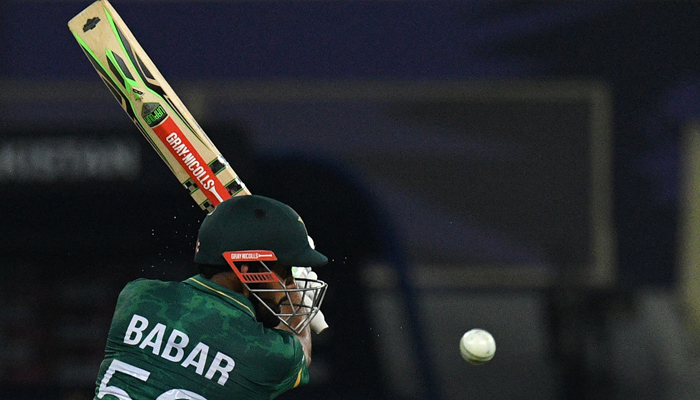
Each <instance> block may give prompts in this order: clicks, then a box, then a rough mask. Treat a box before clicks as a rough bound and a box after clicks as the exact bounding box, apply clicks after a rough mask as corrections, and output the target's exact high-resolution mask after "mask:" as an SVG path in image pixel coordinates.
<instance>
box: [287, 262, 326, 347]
mask: <svg viewBox="0 0 700 400" xmlns="http://www.w3.org/2000/svg"><path fill="white" fill-rule="evenodd" d="M292 275H293V276H294V278H299V279H309V281H308V285H309V286H310V287H315V286H318V285H320V284H319V283H315V282H313V281H314V280H318V275H316V273H315V272H314V271H312V270H311V268H310V267H292ZM315 293H316V292H315V291H313V290H310V291H306V292H304V295H303V296H304V297H303V298H302V304H303V305H305V306H307V307H310V306H311V305H312V304H313V302H314V298H313V296H314V295H315ZM309 325H310V326H311V329H312V330H313V331H314V332H316V333H321V332H323V331H324V330H326V329H327V328H328V324H327V323H326V317H325V316H324V315H323V312H321V310H318V313H316V315H315V316H314V318H313V319H312V320H311V323H310V324H309Z"/></svg>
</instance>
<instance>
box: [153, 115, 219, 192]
mask: <svg viewBox="0 0 700 400" xmlns="http://www.w3.org/2000/svg"><path fill="white" fill-rule="evenodd" d="M152 129H153V132H155V134H156V135H158V138H160V140H161V142H163V144H164V145H165V146H166V147H167V148H168V150H169V151H170V154H172V155H173V157H175V159H176V160H177V162H178V163H179V164H180V166H181V167H182V168H183V169H184V170H185V172H187V174H188V175H189V176H190V178H192V181H193V182H194V183H195V184H196V185H197V187H198V188H199V189H200V190H201V191H202V192H203V193H204V195H205V196H207V199H208V200H209V202H210V203H211V204H212V205H213V206H217V205H218V204H219V203H221V202H222V201H224V200H227V199H230V198H231V195H230V194H229V192H228V191H227V190H226V187H224V185H223V184H222V183H221V181H219V179H218V178H217V177H216V175H215V174H214V172H213V171H212V170H211V168H209V165H207V163H206V162H204V160H203V159H202V156H201V155H199V153H198V152H197V151H196V150H195V148H194V147H193V146H192V143H190V141H189V140H188V139H187V137H186V136H185V134H184V133H182V131H181V130H180V128H179V127H178V126H177V124H176V123H175V121H173V119H172V118H171V117H170V116H167V117H166V118H165V119H164V120H163V121H162V122H161V123H160V124H158V125H156V126H154V127H152Z"/></svg>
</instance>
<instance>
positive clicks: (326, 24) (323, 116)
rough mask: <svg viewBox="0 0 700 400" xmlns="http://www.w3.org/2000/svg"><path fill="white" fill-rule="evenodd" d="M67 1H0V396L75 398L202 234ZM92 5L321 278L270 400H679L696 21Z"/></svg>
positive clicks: (497, 10)
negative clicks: (301, 339)
mask: <svg viewBox="0 0 700 400" xmlns="http://www.w3.org/2000/svg"><path fill="white" fill-rule="evenodd" d="M89 3H90V2H89V1H77V0H73V1H68V0H64V1H61V0H26V1H19V0H3V1H2V2H1V3H0V33H1V37H2V40H1V41H0V60H1V61H2V62H0V189H1V191H0V196H2V204H3V207H2V208H0V218H1V221H2V229H1V230H0V263H1V265H2V268H1V269H0V277H1V279H0V391H1V392H2V393H3V394H2V395H0V397H2V398H3V399H39V398H41V399H72V400H77V399H89V398H92V395H93V393H94V380H95V378H96V375H97V368H98V365H99V362H100V361H101V358H102V356H103V354H102V352H103V349H104V344H105V339H106V335H107V330H108V328H109V322H110V318H111V313H112V311H113V308H114V304H115V301H116V296H117V294H118V293H119V290H120V289H121V287H122V286H123V285H124V284H125V283H126V282H128V281H130V280H133V279H136V278H138V277H149V278H156V279H166V280H182V279H186V278H187V277H189V276H191V275H193V274H194V273H195V268H194V266H193V264H192V262H191V259H192V251H193V248H194V241H195V238H196V233H197V229H198V225H199V223H200V222H201V220H202V218H203V216H204V214H203V212H202V211H201V210H200V209H199V208H198V207H196V206H195V205H194V204H193V203H192V201H191V199H190V197H189V196H188V195H187V193H186V192H185V190H184V189H183V188H181V187H180V186H179V185H178V183H177V181H176V180H175V179H174V178H173V177H172V176H171V174H170V171H169V170H168V169H167V167H166V166H165V165H164V164H163V162H162V161H161V160H160V159H158V157H157V155H156V153H155V152H154V151H152V149H151V148H150V147H149V145H148V143H147V142H146V140H144V139H143V138H142V137H141V136H140V134H139V132H138V130H137V129H136V128H135V127H134V126H133V125H132V124H131V122H130V121H129V119H128V118H127V117H126V116H125V115H124V113H123V111H122V110H121V109H120V107H119V106H118V105H117V104H116V103H115V102H114V100H113V99H112V98H111V96H110V94H109V91H108V90H107V88H106V87H105V86H104V85H103V84H102V83H101V82H100V79H99V78H98V76H97V74H96V73H95V71H94V70H93V69H92V67H91V65H90V63H89V62H88V60H87V59H86V58H85V56H84V55H83V54H82V52H81V50H80V48H79V47H78V45H77V43H76V42H75V40H74V39H73V38H72V35H71V34H70V32H69V31H68V28H67V26H66V24H67V22H68V20H69V19H71V18H72V17H73V16H74V15H75V14H77V13H78V12H80V11H81V10H82V9H83V8H85V7H87V6H88V5H89ZM112 4H113V5H114V6H115V8H116V9H117V10H118V11H119V13H120V14H121V16H122V17H123V19H124V20H125V21H126V23H127V24H128V25H129V27H130V28H131V30H132V32H133V33H134V35H135V36H136V37H137V38H138V40H139V42H140V43H141V44H142V46H143V47H144V48H145V50H146V51H147V52H148V53H149V55H150V57H151V58H152V59H153V61H154V62H155V64H156V65H157V66H158V67H159V69H160V71H161V72H162V73H163V75H164V76H165V77H166V78H167V79H168V81H169V82H170V84H171V85H172V86H173V88H174V89H175V91H176V92H177V93H178V94H179V95H180V97H181V98H182V99H183V101H184V102H185V104H186V105H187V106H188V107H189V108H190V110H191V111H192V113H193V114H194V116H195V118H197V120H198V121H199V122H200V123H201V125H202V126H203V127H204V129H205V130H206V131H207V133H208V134H209V136H210V137H211V139H212V140H213V141H214V143H216V145H217V146H218V147H219V150H221V152H222V153H223V154H224V155H225V156H226V158H227V159H228V161H229V162H230V164H231V165H232V167H233V168H234V169H235V170H236V171H237V172H239V174H240V175H241V177H242V178H243V180H244V182H246V184H247V185H248V187H249V188H250V189H251V191H253V192H254V193H257V194H263V195H267V196H270V197H273V198H276V199H279V200H281V201H284V202H286V203H288V204H290V205H291V206H292V207H293V208H295V209H296V210H297V211H298V212H299V213H300V215H301V216H302V217H303V218H304V220H305V222H306V224H307V227H308V229H309V232H310V234H311V236H312V237H314V239H315V240H316V244H317V247H318V249H319V250H321V251H322V252H323V253H325V254H327V255H328V256H329V258H330V259H331V263H330V265H329V266H328V267H327V268H324V269H323V270H320V269H319V271H318V272H319V275H320V277H321V278H322V279H324V280H326V281H328V282H329V284H330V289H329V292H328V296H327V299H326V302H325V303H324V312H325V314H326V318H327V320H328V321H329V324H330V326H331V329H329V330H328V331H327V332H325V333H323V334H322V335H318V336H317V337H316V339H315V346H314V347H315V349H314V351H315V357H314V364H313V365H312V369H311V383H310V384H309V385H308V386H307V387H305V388H302V389H297V390H294V391H292V392H289V393H287V394H285V395H283V396H281V398H286V399H296V398H299V399H301V398H304V399H431V400H437V399H444V400H447V399H485V398H489V399H517V398H523V399H697V398H700V384H699V383H698V382H699V381H700V380H698V377H700V361H699V359H698V357H699V356H698V354H699V353H698V350H699V348H698V338H699V337H700V336H699V335H700V329H699V328H698V326H700V311H698V310H699V307H700V295H699V294H698V291H699V290H700V289H699V286H700V272H699V271H700V261H699V260H698V256H697V254H696V253H697V250H698V249H697V246H699V245H700V243H698V242H697V240H698V238H700V235H698V234H697V233H696V231H697V230H698V228H699V226H698V225H697V223H698V221H697V216H698V214H697V212H698V210H700V206H698V205H697V204H696V202H697V200H696V199H695V198H696V197H698V193H696V190H697V189H696V188H695V186H696V182H700V180H698V179H700V178H696V177H695V175H697V174H698V172H700V165H697V164H698V163H697V161H696V160H699V159H700V151H698V148H700V146H699V145H697V144H696V143H695V141H694V140H695V139H694V138H698V137H700V136H699V135H700V129H699V128H698V126H699V125H698V124H697V123H696V121H697V119H698V116H699V115H700V92H699V91H698V90H699V89H700V52H699V50H700V24H698V21H700V3H698V2H692V1H675V2H667V1H617V2H607V1H585V2H577V1H555V2H533V1H499V2H484V1H476V0H474V1H417V0H415V1H402V0H392V1H381V0H378V1H354V0H337V1H321V0H304V1H301V0H300V1H275V0H268V1H254V0H248V1H244V0H240V1H235V0H231V1H224V0H220V1H208V0H198V1H186V0H179V1H167V0H160V1H156V0H114V1H113V2H112ZM473 327H482V328H486V329H488V330H490V331H491V332H492V333H493V334H494V336H495V337H496V341H497V343H498V352H497V354H496V357H495V358H494V360H493V361H491V362H489V363H488V364H486V365H482V366H478V367H475V366H471V365H469V364H467V363H465V362H464V361H463V360H462V359H461V358H460V357H459V353H458V341H459V338H460V336H461V334H462V333H464V332H465V331H467V330H469V329H471V328H473Z"/></svg>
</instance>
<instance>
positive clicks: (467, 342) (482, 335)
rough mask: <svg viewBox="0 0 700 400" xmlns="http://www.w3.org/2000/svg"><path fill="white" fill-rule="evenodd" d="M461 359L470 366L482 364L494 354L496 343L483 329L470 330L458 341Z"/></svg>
mask: <svg viewBox="0 0 700 400" xmlns="http://www.w3.org/2000/svg"><path fill="white" fill-rule="evenodd" d="M459 352H460V353H461V354H462V358H464V359H465V360H467V361H469V362H470V363H472V364H483V363H485V362H486V361H488V360H490V359H492V358H493V355H494V354H496V341H495V340H494V339H493V336H492V335H491V334H490V333H488V332H487V331H485V330H483V329H472V330H470V331H469V332H467V333H465V334H464V335H462V339H460V341H459Z"/></svg>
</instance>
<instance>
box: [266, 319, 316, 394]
mask: <svg viewBox="0 0 700 400" xmlns="http://www.w3.org/2000/svg"><path fill="white" fill-rule="evenodd" d="M272 331H274V333H275V334H276V335H279V337H280V341H281V346H282V349H283V353H284V355H285V359H286V360H287V363H285V364H286V365H285V364H280V365H279V367H280V368H279V369H278V370H277V373H278V374H279V376H278V377H277V379H278V381H279V384H278V385H276V387H275V392H274V393H273V395H272V398H274V397H276V396H278V395H280V394H282V393H284V392H286V391H288V390H291V389H294V388H295V387H298V386H301V385H305V384H307V383H308V382H309V369H308V367H307V366H306V357H305V356H304V349H303V347H302V345H301V342H300V341H299V339H297V337H296V336H294V335H293V334H292V333H290V332H287V331H282V330H274V329H273V330H272Z"/></svg>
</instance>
